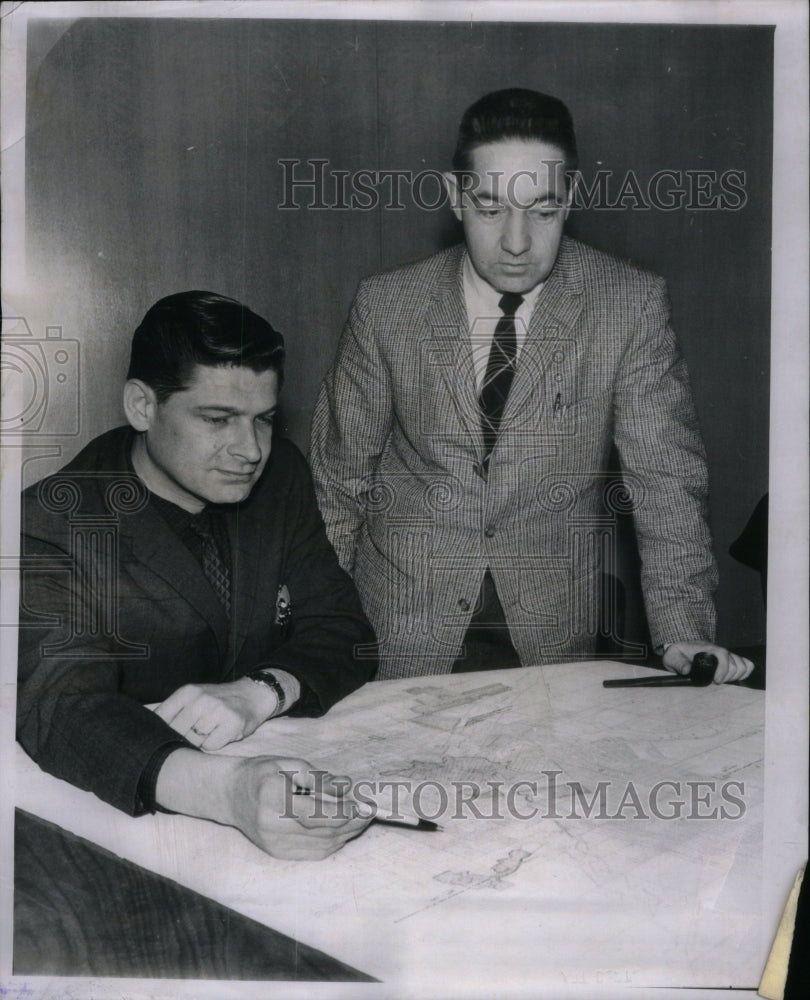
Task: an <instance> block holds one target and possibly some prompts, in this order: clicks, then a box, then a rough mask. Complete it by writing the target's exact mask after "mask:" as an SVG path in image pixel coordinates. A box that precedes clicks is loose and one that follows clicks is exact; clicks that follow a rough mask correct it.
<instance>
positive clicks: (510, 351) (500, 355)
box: [478, 292, 523, 465]
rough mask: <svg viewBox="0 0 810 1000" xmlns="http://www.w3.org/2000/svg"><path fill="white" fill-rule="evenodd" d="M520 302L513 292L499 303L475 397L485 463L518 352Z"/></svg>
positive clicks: (513, 374) (493, 439)
mask: <svg viewBox="0 0 810 1000" xmlns="http://www.w3.org/2000/svg"><path fill="white" fill-rule="evenodd" d="M522 302H523V296H522V295H518V294H517V293H516V292H506V294H505V295H503V296H501V300H500V302H499V303H498V306H499V308H500V310H501V312H502V313H503V316H501V318H500V319H499V320H498V325H497V326H496V327H495V335H494V336H493V338H492V347H491V348H490V351H489V360H488V361H487V370H486V374H485V375H484V382H483V385H482V386H481V392H480V394H479V396H478V402H479V405H480V407H481V427H482V429H483V432H484V465H486V464H487V462H488V461H489V456H490V453H491V452H492V449H493V448H494V447H495V442H496V440H497V438H498V429H499V428H500V424H501V417H502V416H503V410H504V407H505V406H506V397H507V396H508V395H509V389H510V388H511V386H512V379H513V378H514V377H515V357H516V355H517V333H516V331H515V313H516V312H517V310H518V309H519V308H520V304H521V303H522Z"/></svg>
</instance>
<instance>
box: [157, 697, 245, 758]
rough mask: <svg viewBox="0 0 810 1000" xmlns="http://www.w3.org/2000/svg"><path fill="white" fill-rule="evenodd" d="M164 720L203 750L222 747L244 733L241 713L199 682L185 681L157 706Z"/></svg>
mask: <svg viewBox="0 0 810 1000" xmlns="http://www.w3.org/2000/svg"><path fill="white" fill-rule="evenodd" d="M155 714H156V715H158V716H159V717H160V718H161V719H163V721H164V722H165V723H167V724H168V725H169V726H171V727H172V729H174V730H175V732H177V733H180V735H181V736H184V737H185V738H186V739H187V740H188V741H189V743H191V744H192V746H195V747H199V748H200V749H202V750H221V749H222V748H223V747H224V746H227V744H228V743H233V742H234V740H239V739H241V738H242V737H243V736H244V724H243V720H242V719H241V717H240V716H239V715H238V713H236V712H234V711H232V710H231V709H230V708H229V706H228V705H226V704H224V703H223V702H222V701H221V700H220V699H219V698H216V697H213V696H212V695H211V694H209V693H208V692H207V691H205V690H204V689H202V688H201V687H198V686H197V685H196V684H185V685H183V687H181V688H178V689H177V690H176V691H175V692H174V693H173V694H171V695H169V697H168V698H167V699H166V700H165V701H164V702H161V704H160V705H158V706H157V708H156V709H155Z"/></svg>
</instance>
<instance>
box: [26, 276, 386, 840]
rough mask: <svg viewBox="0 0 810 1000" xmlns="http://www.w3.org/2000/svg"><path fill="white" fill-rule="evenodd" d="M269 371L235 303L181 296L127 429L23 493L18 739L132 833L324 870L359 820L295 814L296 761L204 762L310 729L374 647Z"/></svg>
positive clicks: (268, 332) (150, 324)
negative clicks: (236, 846) (215, 828)
mask: <svg viewBox="0 0 810 1000" xmlns="http://www.w3.org/2000/svg"><path fill="white" fill-rule="evenodd" d="M283 362H284V342H283V339H282V337H281V335H280V334H279V333H277V332H276V331H275V330H274V329H273V327H272V326H271V325H270V324H269V323H268V322H266V321H265V320H264V319H262V318H261V317H259V316H257V315H256V314H255V313H253V312H251V311H250V310H249V309H247V308H246V307H245V306H242V305H240V304H239V303H238V302H235V301H233V300H232V299H227V298H223V297H222V296H220V295H213V294H211V293H208V292H183V293H180V294H178V295H171V296H169V297H168V298H164V299H161V300H160V301H159V302H158V303H157V304H156V305H154V306H153V307H152V308H151V309H150V310H149V311H148V312H147V314H146V316H145V317H144V319H143V321H142V322H141V324H140V326H139V327H138V329H137V330H136V331H135V335H134V337H133V341H132V354H131V361H130V367H129V374H128V377H127V382H126V385H125V387H124V410H125V413H126V416H127V419H128V421H129V426H127V427H119V428H117V429H116V430H113V431H109V432H108V433H106V434H103V435H101V437H98V438H96V439H95V440H94V441H91V442H90V444H88V445H87V447H86V448H84V450H83V451H82V452H81V453H80V454H79V455H78V456H77V457H76V458H75V459H74V460H73V461H72V462H70V464H69V465H67V466H66V467H65V468H64V469H63V470H61V472H59V473H57V474H55V475H53V476H50V477H48V478H47V479H44V480H43V481H42V482H40V483H38V484H35V485H34V486H32V487H31V488H30V489H28V490H26V492H25V493H24V494H23V501H22V503H23V506H22V523H23V538H22V548H21V552H22V559H23V575H22V583H21V611H20V626H21V627H20V655H19V685H18V703H17V738H18V739H19V741H20V743H21V744H22V745H23V747H24V748H25V749H26V750H27V752H28V753H29V754H30V755H31V757H33V758H34V760H35V761H37V763H39V764H40V766H41V767H42V768H43V769H44V770H46V771H49V772H50V773H52V774H55V775H56V776H57V777H59V778H63V779H65V780H66V781H70V782H72V783H73V784H75V785H78V786H79V787H80V788H84V789H88V790H90V791H93V792H95V793H96V794H97V795H98V796H99V797H100V798H102V799H104V800H106V801H107V802H110V803H111V804H112V805H114V806H116V807H118V808H119V809H122V810H124V811H126V812H128V813H130V814H132V815H139V814H142V813H145V812H154V811H155V809H156V808H160V809H164V810H169V811H172V812H178V813H185V814H187V815H190V816H198V817H201V818H203V819H211V820H215V821H216V822H219V823H224V824H228V825H231V826H234V827H236V828H238V829H239V830H241V831H242V833H244V834H245V835H246V836H247V837H249V838H250V840H252V841H253V842H254V843H255V844H257V845H258V846H259V847H261V848H263V849H264V850H266V851H267V852H268V853H269V854H271V855H273V856H275V857H283V858H291V859H297V858H301V859H304V858H321V857H325V856H326V855H328V854H331V853H332V852H333V851H335V850H337V849H338V848H339V847H341V846H342V845H343V844H344V843H345V841H346V840H348V839H349V838H351V837H354V836H357V834H358V833H359V832H360V831H361V830H362V829H363V827H364V826H365V825H366V823H367V822H368V819H366V818H361V817H359V816H358V815H357V814H356V811H355V810H354V808H353V807H349V808H348V810H347V808H346V807H343V808H342V813H340V812H339V814H338V816H337V817H334V818H325V817H324V810H323V808H322V807H321V810H320V812H318V806H319V803H318V800H317V798H316V797H313V796H307V795H300V796H295V797H292V796H291V793H292V791H293V789H292V787H291V784H290V781H291V777H290V773H291V772H298V777H297V778H296V779H295V780H296V782H297V784H298V785H299V786H301V787H302V788H305V789H310V790H313V789H317V788H318V787H320V782H319V775H318V772H313V771H312V769H311V767H310V765H309V764H307V762H306V761H302V760H296V759H290V758H285V757H269V756H268V757H255V758H241V757H233V756H225V755H221V754H217V752H216V751H218V750H220V749H222V747H224V746H225V745H226V744H228V743H231V742H233V741H234V740H240V739H243V738H244V737H245V736H248V735H250V733H252V732H253V731H254V730H255V729H256V728H257V727H258V726H259V725H260V724H261V723H263V722H265V721H266V720H268V719H270V718H272V717H273V716H276V715H279V714H281V713H282V712H290V711H291V712H293V713H296V714H301V715H321V714H322V713H323V712H325V711H327V710H328V709H329V707H330V706H331V705H333V704H334V703H335V702H336V701H338V700H339V699H341V698H343V697H344V696H345V695H347V694H349V693H350V692H351V691H353V690H354V689H355V688H357V687H359V686H360V685H361V684H363V683H364V682H365V681H366V680H368V679H369V677H370V676H371V674H372V673H373V670H374V667H375V663H374V661H373V660H369V659H365V660H358V659H357V658H356V657H355V655H354V651H355V647H356V646H358V645H363V644H366V645H368V644H369V643H373V641H374V634H373V632H372V630H371V628H370V627H369V624H368V621H367V620H366V618H365V616H364V615H363V612H362V609H361V606H360V602H359V600H358V597H357V593H356V591H355V589H354V586H353V585H352V582H351V580H350V579H349V577H348V576H347V575H346V573H344V572H343V570H341V568H340V567H339V566H338V563H337V559H336V558H335V554H334V552H333V550H332V548H331V546H330V545H329V542H328V540H327V538H326V534H325V532H324V528H323V523H322V521H321V517H320V514H319V513H318V508H317V505H316V502H315V496H314V493H313V490H312V484H311V480H310V477H309V470H308V469H307V466H306V463H305V461H304V459H303V457H302V456H301V454H300V453H299V452H298V451H297V449H296V448H295V447H294V446H293V445H292V444H291V443H289V442H287V441H284V440H282V439H276V440H273V419H274V415H275V412H276V406H277V403H278V394H279V390H280V388H281V381H282V375H283ZM271 443H272V453H271ZM153 703H157V706H156V707H155V708H154V710H150V709H149V708H148V707H146V706H147V705H150V704H153ZM285 772H286V773H285ZM322 780H323V786H324V787H325V790H326V791H327V792H336V793H337V794H340V792H339V788H338V784H336V783H335V782H334V779H333V777H332V776H330V775H329V774H326V775H325V776H324V777H323V779H322Z"/></svg>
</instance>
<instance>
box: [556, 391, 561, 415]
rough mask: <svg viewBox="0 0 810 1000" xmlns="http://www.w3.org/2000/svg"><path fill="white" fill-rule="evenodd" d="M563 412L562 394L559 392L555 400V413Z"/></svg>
mask: <svg viewBox="0 0 810 1000" xmlns="http://www.w3.org/2000/svg"><path fill="white" fill-rule="evenodd" d="M561 410H562V399H561V397H560V394H559V392H558V393H557V395H556V397H555V399H554V413H555V414H557V413H559V412H560V411H561Z"/></svg>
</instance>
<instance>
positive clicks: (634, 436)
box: [614, 278, 717, 651]
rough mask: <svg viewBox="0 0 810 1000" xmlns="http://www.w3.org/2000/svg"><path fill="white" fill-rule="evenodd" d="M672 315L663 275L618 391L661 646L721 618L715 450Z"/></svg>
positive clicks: (706, 629) (705, 630)
mask: <svg viewBox="0 0 810 1000" xmlns="http://www.w3.org/2000/svg"><path fill="white" fill-rule="evenodd" d="M669 316H670V309H669V300H668V296H667V292H666V286H665V284H664V281H663V280H662V279H660V278H655V279H653V280H652V284H651V287H650V290H649V293H648V295H647V298H646V301H645V303H644V306H643V308H642V310H641V312H640V314H639V317H638V319H637V321H636V323H635V327H634V330H633V335H632V336H631V338H630V340H629V342H628V344H627V346H626V349H625V352H624V355H623V359H622V364H621V370H620V373H619V377H618V382H617V389H616V393H615V396H614V421H615V425H614V438H615V442H616V447H617V450H618V452H619V456H620V458H621V462H622V467H623V469H624V471H625V474H626V475H627V476H628V482H629V483H630V484H631V492H634V493H637V494H638V495H637V496H636V497H634V512H633V517H634V521H635V526H636V534H637V536H638V542H639V552H640V555H641V561H642V569H641V583H642V589H643V591H644V601H645V605H646V609H647V617H648V621H649V625H650V631H651V636H652V640H653V644H654V645H655V647H656V649H658V650H659V651H660V649H661V647H662V646H663V644H664V643H667V642H677V641H686V640H696V641H702V642H705V641H709V642H712V641H714V636H715V624H716V615H715V607H714V597H713V595H714V591H715V590H716V588H717V567H716V563H715V559H714V555H713V552H712V540H711V535H710V532H709V527H708V521H707V517H708V473H707V469H706V455H705V451H704V447H703V442H702V440H701V437H700V431H699V428H698V423H697V417H696V415H695V411H694V407H693V404H692V396H691V392H690V388H689V377H688V373H687V370H686V364H685V361H684V359H683V357H682V356H681V354H680V351H679V349H678V345H677V343H676V339H675V334H674V333H673V330H672V328H671V326H670V322H669ZM630 477H634V478H630ZM633 484H634V485H633Z"/></svg>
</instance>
